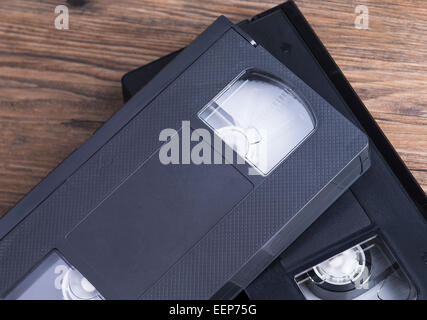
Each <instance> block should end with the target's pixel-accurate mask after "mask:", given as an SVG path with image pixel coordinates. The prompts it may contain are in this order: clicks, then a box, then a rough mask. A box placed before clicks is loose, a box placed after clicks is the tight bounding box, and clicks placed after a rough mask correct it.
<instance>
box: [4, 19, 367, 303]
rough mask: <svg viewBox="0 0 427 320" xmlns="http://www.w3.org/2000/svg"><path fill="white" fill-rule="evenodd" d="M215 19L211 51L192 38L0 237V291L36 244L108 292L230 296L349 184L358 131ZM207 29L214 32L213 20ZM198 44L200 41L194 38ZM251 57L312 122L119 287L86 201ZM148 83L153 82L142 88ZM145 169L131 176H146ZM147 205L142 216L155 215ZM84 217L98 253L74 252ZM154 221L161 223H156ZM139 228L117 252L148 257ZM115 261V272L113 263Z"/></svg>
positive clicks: (126, 257)
mask: <svg viewBox="0 0 427 320" xmlns="http://www.w3.org/2000/svg"><path fill="white" fill-rule="evenodd" d="M221 21H224V19H221ZM221 21H220V22H219V23H220V25H219V26H218V23H217V28H219V29H220V31H221V32H214V33H215V34H218V33H222V34H223V35H222V36H221V37H217V40H216V41H213V42H210V43H207V44H206V45H205V46H204V47H209V50H206V51H205V52H204V53H203V54H202V55H201V56H200V54H199V52H200V50H196V49H197V48H195V47H194V45H193V46H192V47H190V48H189V49H187V50H185V51H184V52H183V53H182V54H181V55H180V56H179V57H178V58H177V59H178V60H177V62H176V63H175V64H174V65H173V66H168V67H169V70H164V71H163V72H162V73H161V74H160V75H159V76H157V80H156V79H155V80H154V82H153V84H151V86H148V87H147V88H146V89H144V90H143V91H141V92H140V93H139V94H138V95H137V96H136V97H135V98H134V99H132V100H131V101H130V102H129V104H128V105H127V106H125V108H126V110H129V108H139V110H140V112H139V113H137V114H136V116H135V117H133V118H128V121H129V120H130V121H129V122H128V124H127V125H126V126H125V127H123V128H122V127H117V126H116V127H113V126H112V124H111V122H110V123H109V124H107V125H106V126H104V130H107V129H109V130H111V131H113V132H114V135H113V137H112V138H111V139H110V140H109V141H108V143H106V144H105V145H104V146H103V147H102V148H101V149H99V150H98V151H97V152H96V153H94V154H93V156H92V157H90V159H88V160H87V161H86V162H85V163H84V164H83V165H81V167H80V168H79V170H77V171H76V172H75V173H73V174H72V175H70V176H69V177H68V178H67V180H66V182H65V183H64V184H62V185H61V186H60V187H59V188H57V189H56V190H55V192H53V193H52V194H51V195H50V196H49V197H48V198H47V199H46V200H44V201H43V202H42V203H41V204H40V205H39V206H38V207H37V208H35V209H34V210H33V211H32V212H31V213H30V214H28V215H27V216H26V218H25V219H24V220H23V221H22V222H21V223H20V224H18V225H17V226H16V227H15V228H13V229H12V230H9V232H8V233H7V234H6V235H5V236H4V237H3V238H2V240H1V242H0V281H1V282H0V292H3V293H5V292H6V291H7V290H9V289H10V288H11V287H12V286H13V285H14V283H16V282H17V281H19V279H21V278H22V277H23V276H24V275H25V274H26V273H27V272H28V271H29V270H30V269H31V268H32V267H33V266H34V265H35V264H37V263H38V262H40V261H41V260H42V258H43V257H44V255H46V254H47V253H48V252H49V251H51V250H52V249H53V248H58V249H59V251H60V252H61V253H62V254H63V255H64V256H65V258H66V259H67V261H70V263H71V264H72V265H74V266H75V267H76V268H77V269H78V270H79V271H81V273H82V274H83V275H84V276H85V277H86V278H87V279H88V280H90V282H91V283H92V284H93V285H94V286H95V287H96V288H97V289H98V290H99V291H100V293H101V294H102V295H103V296H104V297H105V298H107V299H108V298H131V299H136V298H142V299H189V298H197V299H205V298H210V297H212V296H214V295H215V296H216V297H220V298H229V297H232V296H234V295H235V294H236V293H238V291H239V290H240V289H241V288H242V287H244V286H245V285H246V284H248V283H249V282H250V281H252V280H253V279H254V278H255V277H256V276H257V275H258V274H259V273H260V272H261V271H262V270H263V269H264V268H265V267H266V266H267V265H268V264H269V263H270V262H271V261H272V260H273V259H274V258H275V257H276V256H277V255H278V254H279V253H280V252H281V251H282V250H284V249H285V248H286V247H287V246H288V245H289V244H290V243H291V242H292V241H293V240H294V239H295V238H296V237H297V236H298V235H299V234H300V233H301V232H303V231H304V230H305V229H306V228H307V227H308V226H309V225H310V224H311V223H312V222H313V221H314V220H315V219H316V218H317V217H318V216H319V215H320V214H321V213H322V212H323V211H324V209H326V208H327V207H328V206H329V205H330V204H331V203H332V202H333V201H334V200H335V199H336V198H337V197H338V196H339V195H341V194H342V192H344V190H345V188H346V187H347V186H345V185H344V186H343V185H342V183H343V182H345V183H346V184H348V185H349V184H351V183H352V182H353V181H354V180H356V179H357V178H358V177H359V176H360V174H362V173H363V171H364V170H366V166H363V163H362V160H363V159H365V158H366V157H367V147H368V140H367V138H366V136H365V135H364V134H363V133H362V132H361V131H360V130H358V129H357V128H356V127H355V126H354V125H352V124H351V123H350V122H349V121H348V120H346V119H345V118H344V117H343V116H342V115H341V114H339V113H338V112H337V111H336V110H335V109H334V108H333V107H331V106H330V105H329V104H328V103H327V102H326V101H325V100H324V99H323V98H321V97H320V96H319V95H318V94H317V93H316V92H314V91H313V90H312V89H311V88H310V87H308V86H307V85H306V84H305V83H304V82H303V81H301V80H300V79H299V78H297V77H296V76H295V75H294V74H293V73H292V72H290V71H289V70H288V69H287V68H286V67H284V66H283V65H282V64H281V63H280V62H279V61H278V60H276V59H275V58H274V57H272V56H271V55H270V54H269V53H268V52H267V51H265V50H264V49H263V48H262V47H261V46H257V47H254V46H252V45H251V44H250V42H249V41H248V39H247V38H246V37H242V35H241V33H240V32H236V31H235V29H234V28H233V27H231V26H230V25H228V27H226V26H227V23H225V22H223V23H221ZM209 32H211V33H210V34H211V35H212V29H210V31H209ZM206 36H207V35H206V34H205V37H206ZM208 44H209V45H208ZM196 45H197V46H199V45H200V40H199V41H198V42H196ZM183 57H184V58H187V59H186V60H191V59H193V60H194V63H191V66H189V67H188V68H185V64H184V65H183V66H180V62H182V60H183V59H184V58H183ZM190 58H191V59H190ZM171 68H173V70H171ZM248 68H257V69H260V70H263V71H265V72H268V73H270V74H273V75H275V76H276V77H278V78H280V79H283V80H284V81H286V83H290V84H292V86H293V88H292V89H293V90H294V91H295V92H297V93H298V94H299V95H300V96H301V97H303V99H305V101H306V102H307V103H308V104H309V105H310V107H311V108H312V110H313V113H314V116H315V117H316V123H317V126H316V130H315V132H314V133H313V134H312V135H311V136H310V137H309V138H308V139H307V140H306V141H304V143H303V144H301V145H300V146H299V147H298V148H297V149H296V150H295V151H294V152H293V153H292V154H290V155H289V156H288V158H287V159H286V160H285V161H284V162H283V163H282V164H281V165H280V166H279V167H278V168H276V169H275V170H274V171H273V172H272V173H271V174H270V175H269V176H268V177H266V178H264V179H263V180H261V181H260V180H258V181H257V182H256V183H254V186H255V187H256V188H255V189H254V191H253V192H252V193H250V194H249V195H248V196H247V197H246V198H244V199H241V200H242V201H240V202H239V203H238V204H237V205H235V206H234V207H233V209H232V210H231V211H230V212H223V213H224V217H223V218H222V219H221V220H220V221H219V222H218V223H217V224H216V225H215V226H214V227H212V228H211V229H210V230H209V231H208V232H207V233H206V234H204V235H203V236H201V237H200V240H199V241H197V243H195V244H194V245H193V246H192V247H191V248H190V249H189V250H188V251H186V252H185V254H183V255H182V256H181V257H179V258H177V259H176V262H175V263H174V264H173V265H172V266H171V267H170V268H169V269H168V271H167V272H165V273H164V274H163V275H162V276H160V277H157V275H156V276H153V278H151V279H150V281H153V283H154V285H152V286H151V287H150V288H148V289H147V290H145V287H144V283H142V282H141V281H142V278H138V277H137V278H135V281H132V282H131V281H129V282H125V283H124V284H123V285H121V286H117V283H119V282H120V281H121V277H120V272H118V273H110V274H108V275H109V276H107V274H106V273H105V272H107V270H106V269H101V270H99V269H98V268H97V266H99V265H100V264H99V262H100V261H103V259H105V258H108V252H109V250H110V248H109V247H107V246H104V244H106V243H109V242H108V241H104V240H105V239H106V238H105V237H106V236H108V234H107V233H105V232H104V231H103V230H104V229H103V228H104V227H105V226H112V225H113V224H111V223H110V222H111V221H109V220H108V219H103V216H102V214H100V215H99V216H98V217H95V216H93V213H92V212H94V209H95V208H97V207H98V206H99V204H100V203H102V202H103V201H104V200H105V199H107V198H109V197H111V196H112V195H113V194H115V193H114V192H115V191H116V190H117V187H118V186H120V185H121V184H122V183H123V182H124V181H126V180H128V179H129V176H131V175H132V174H134V173H135V172H136V170H137V168H139V167H140V166H141V165H143V164H144V163H145V162H146V161H147V160H148V159H149V158H150V157H151V156H152V155H153V153H154V152H155V151H156V150H158V148H159V147H160V145H161V143H160V142H159V141H158V134H159V132H160V131H161V130H162V129H164V128H175V129H179V127H180V123H181V121H182V120H186V119H190V118H191V117H192V115H194V114H195V113H196V112H197V111H199V110H200V108H201V107H202V106H203V105H205V104H206V103H207V102H208V101H209V100H210V99H212V97H214V96H215V95H216V94H217V92H218V91H219V90H221V89H222V88H224V87H225V86H226V85H227V84H228V83H229V82H230V81H231V80H232V79H233V78H235V77H236V76H237V75H238V74H239V73H241V72H242V70H245V69H248ZM175 69H178V70H180V71H179V72H178V74H180V75H179V77H178V78H177V79H176V80H175V81H174V82H172V83H171V82H170V81H169V80H170V78H172V77H171V73H172V74H173V73H174V72H172V71H174V70H175ZM181 72H182V73H181ZM176 73H177V72H176V70H175V74H176ZM159 79H161V80H163V79H165V80H164V81H159ZM159 82H161V83H160V84H159ZM169 83H170V84H169ZM155 85H156V86H157V87H154V86H155ZM153 91H155V92H156V93H155V94H153V93H150V94H148V93H147V92H153ZM177 102H179V103H178V106H177ZM141 110H142V111H141ZM123 114H124V113H121V116H123ZM125 115H126V114H125ZM116 119H117V118H116ZM233 170H236V172H237V170H238V169H237V168H235V169H233ZM241 174H243V175H245V173H244V172H241ZM132 178H133V177H132ZM247 178H248V177H247ZM141 179H142V180H141V181H139V182H143V178H141ZM248 179H249V180H250V181H252V179H250V178H248ZM212 182H213V183H215V181H212ZM118 190H120V189H118ZM200 191H201V188H197V190H188V192H189V194H192V193H193V192H200ZM169 200H170V201H172V200H173V198H170V199H169ZM143 208H144V207H143V206H142V207H141V213H140V214H141V215H147V216H146V218H147V219H150V217H151V219H156V218H157V216H150V212H144V210H143ZM224 210H225V209H224ZM225 211H226V210H225ZM91 213H92V214H91ZM122 217H124V216H121V213H120V212H118V211H117V212H115V215H114V212H113V213H112V215H111V216H110V218H109V219H119V220H120V218H122ZM175 218H176V219H180V217H179V216H177V217H175ZM90 219H96V222H97V223H94V222H92V224H91V226H92V227H93V229H91V231H90V233H85V236H87V235H88V234H90V235H91V237H88V239H87V240H88V241H96V242H98V244H99V245H98V246H95V247H94V249H93V250H94V251H95V250H96V251H97V254H95V252H94V251H93V252H92V253H93V255H91V254H90V253H89V254H82V253H80V252H79V250H78V249H79V247H78V246H76V243H74V242H73V241H71V240H70V238H71V237H72V235H73V232H72V230H74V229H75V227H76V225H79V228H80V227H82V226H84V225H85V223H88V221H89V220H90ZM135 221H137V220H135V219H133V218H131V219H129V221H128V223H126V224H125V227H126V228H127V227H130V226H132V227H135V228H138V224H135V223H134V222H135ZM101 231H102V232H101ZM162 231H163V230H162V228H161V226H160V227H159V229H158V232H159V233H162ZM70 232H71V233H70ZM124 232H125V231H124ZM67 234H69V235H70V236H69V237H68V238H66V235H67ZM119 234H120V233H119ZM28 235H31V236H28ZM143 236H144V235H143V234H138V233H137V232H136V233H135V235H134V237H135V238H131V239H129V241H130V242H131V243H129V246H127V247H123V251H124V253H122V255H121V256H120V259H122V260H121V263H124V264H126V263H130V264H131V266H132V267H134V268H137V267H138V266H139V265H140V263H141V260H138V259H150V256H149V255H148V256H144V252H143V251H141V247H140V246H134V245H133V243H132V241H134V240H139V241H142V238H141V237H143ZM164 236H165V237H167V236H168V235H167V234H165V235H164ZM147 241H150V239H148V240H147ZM103 254H104V255H103ZM110 258H111V259H117V258H118V257H117V256H114V255H113V256H111V257H110ZM98 259H99V260H98ZM135 259H137V261H135ZM115 267H117V268H119V270H118V271H120V265H119V264H116V265H115ZM153 267H155V266H153ZM106 268H107V267H106ZM115 271H117V270H115ZM154 280H155V281H154Z"/></svg>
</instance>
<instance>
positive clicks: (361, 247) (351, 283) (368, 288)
mask: <svg viewBox="0 0 427 320" xmlns="http://www.w3.org/2000/svg"><path fill="white" fill-rule="evenodd" d="M295 281H296V283H297V284H298V287H299V288H300V290H301V292H302V293H303V295H304V296H305V298H306V299H308V300H413V299H416V297H417V293H416V290H415V288H414V286H413V285H412V284H411V282H410V280H409V279H408V277H407V276H406V275H405V274H404V272H403V270H402V269H401V268H400V266H399V265H398V263H397V261H396V259H395V258H394V257H393V256H392V255H391V253H390V252H389V250H388V249H387V247H386V245H385V244H384V242H383V241H382V240H381V239H380V238H379V237H373V238H371V239H368V240H366V241H364V242H362V243H360V244H358V245H356V246H354V247H352V248H350V249H347V250H345V251H343V252H341V253H339V254H337V255H335V256H333V257H331V258H329V259H326V260H325V261H323V262H321V263H319V264H317V265H315V266H314V267H312V268H310V269H309V270H306V271H304V272H303V273H301V274H299V275H297V276H296V277H295Z"/></svg>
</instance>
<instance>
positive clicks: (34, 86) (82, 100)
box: [0, 0, 427, 215]
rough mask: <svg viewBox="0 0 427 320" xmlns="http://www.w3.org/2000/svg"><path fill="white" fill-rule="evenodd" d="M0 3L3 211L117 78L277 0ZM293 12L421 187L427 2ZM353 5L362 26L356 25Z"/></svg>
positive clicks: (81, 134)
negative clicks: (62, 21) (65, 12)
mask: <svg viewBox="0 0 427 320" xmlns="http://www.w3.org/2000/svg"><path fill="white" fill-rule="evenodd" d="M61 2H62V1H58V0H55V1H53V0H43V1H34V0H13V1H1V2H0V133H1V135H0V215H2V214H4V213H5V212H6V211H7V210H9V209H10V208H11V207H12V206H13V205H14V204H16V202H17V201H18V200H19V199H20V198H22V196H24V195H25V194H26V193H27V192H29V191H30V190H31V189H32V188H33V187H34V186H36V185H37V183H38V182H40V181H41V180H42V179H43V178H44V177H45V176H46V175H47V174H48V173H49V172H50V171H51V170H52V169H54V168H55V167H56V166H57V165H58V164H59V163H60V162H61V161H62V160H63V159H65V158H66V157H67V156H68V155H69V154H70V153H71V152H72V151H73V150H75V149H76V148H78V147H79V146H80V145H81V144H82V143H83V142H84V141H85V140H86V139H88V138H89V137H90V135H91V134H92V133H93V132H94V131H95V130H96V129H97V128H98V127H99V126H101V125H102V124H103V123H104V121H106V120H107V119H108V118H109V117H110V116H111V115H112V114H113V113H114V112H115V111H117V110H118V109H119V108H120V107H121V106H122V105H123V103H122V96H121V87H120V78H121V76H122V75H123V74H124V73H125V72H127V71H129V70H131V69H133V68H135V67H138V66H140V65H142V64H145V63H147V62H150V61H152V60H154V59H156V58H158V57H160V56H163V55H165V54H167V53H169V52H171V51H173V50H176V49H178V48H181V47H183V46H185V45H187V44H188V43H190V42H191V41H192V40H193V39H194V38H195V37H196V36H197V35H198V34H199V33H200V32H202V31H203V29H205V27H207V26H208V25H209V24H210V23H212V21H213V20H214V19H215V18H216V17H217V16H218V15H220V14H225V15H226V16H228V17H229V18H231V20H233V21H234V22H238V21H240V20H243V19H246V18H250V17H251V16H253V15H254V14H256V13H259V12H261V11H263V10H266V9H268V8H270V7H273V6H275V5H277V4H279V3H280V2H281V0H275V1H272V0H269V1H259V0H249V1H248V0H209V1H194V0H122V1H116V0H102V1H101V0H68V1H66V4H67V6H68V8H69V12H70V29H69V30H56V29H55V26H54V20H55V18H56V15H55V13H54V9H55V7H56V6H57V5H59V4H61ZM296 2H297V4H298V6H299V7H300V9H301V11H302V12H303V13H304V14H305V16H306V18H307V20H308V21H309V22H310V23H311V25H312V26H313V28H314V30H315V31H316V32H317V34H318V35H319V37H320V39H321V40H322V41H323V42H324V44H325V45H326V47H327V48H328V49H329V51H330V53H331V54H332V56H333V57H334V59H335V60H336V62H337V63H338V65H339V66H340V67H341V69H342V70H343V72H344V74H345V75H346V76H347V77H348V79H349V80H350V82H351V84H352V85H353V87H354V88H355V90H356V91H357V93H358V94H359V95H360V97H361V98H362V100H363V101H364V102H365V104H366V106H367V107H368V108H369V110H370V111H371V112H372V114H373V115H374V117H375V118H376V120H377V121H378V123H379V124H380V126H381V127H382V129H383V130H384V132H385V133H386V135H387V136H388V138H389V139H390V140H391V142H392V143H393V144H394V146H395V148H396V149H397V151H398V152H399V154H400V155H401V157H402V158H403V159H404V160H405V162H406V164H407V165H408V167H409V168H410V169H411V171H412V173H413V174H414V175H415V177H416V178H417V179H418V181H419V182H420V184H421V185H422V186H423V188H424V190H426V191H427V19H426V17H427V7H426V6H425V0H411V1H406V0H388V1H385V0H383V1H374V0H360V1H355V0H329V1H325V0H299V1H298V0H297V1H296ZM357 4H364V5H367V6H368V9H369V29H368V30H358V29H356V28H355V26H354V21H355V17H356V14H355V13H354V10H355V6H356V5H357Z"/></svg>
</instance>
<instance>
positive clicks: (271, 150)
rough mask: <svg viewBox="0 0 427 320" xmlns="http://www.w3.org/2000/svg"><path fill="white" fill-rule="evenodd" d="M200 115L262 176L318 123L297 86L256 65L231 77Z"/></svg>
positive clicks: (281, 159)
mask: <svg viewBox="0 0 427 320" xmlns="http://www.w3.org/2000/svg"><path fill="white" fill-rule="evenodd" d="M199 117H200V119H202V120H203V121H204V122H205V123H206V124H207V125H208V126H209V127H211V128H212V129H213V130H214V131H215V133H216V134H217V135H218V136H219V137H220V138H221V139H222V140H223V141H224V142H225V143H226V144H227V145H228V146H229V147H231V148H233V149H234V150H235V151H236V153H237V154H238V155H239V156H240V157H242V158H243V159H245V160H246V161H247V162H248V163H249V164H251V165H252V166H254V167H255V168H256V169H257V170H258V171H259V172H261V174H262V175H267V174H269V173H270V172H271V171H272V170H273V169H274V168H275V167H276V166H277V165H278V164H279V163H280V162H282V161H283V160H284V159H285V158H286V157H287V156H288V155H289V154H290V153H291V152H292V151H293V150H294V149H295V148H296V147H297V146H298V145H299V144H300V143H302V142H303V141H304V139H306V138H307V137H308V136H309V135H310V133H311V132H312V131H313V130H314V128H315V122H314V117H313V115H312V114H311V112H310V110H309V108H308V107H307V106H306V104H305V103H304V102H303V101H302V100H301V99H300V98H299V97H298V96H297V95H296V93H295V92H294V91H293V90H291V89H290V88H289V87H288V86H286V85H285V84H284V83H283V82H281V81H280V80H278V79H276V78H274V77H273V76H270V75H268V74H265V73H263V72H259V71H255V70H248V71H245V72H244V73H243V74H242V75H240V76H239V77H238V78H237V79H235V80H234V81H232V82H231V84H229V85H228V86H227V87H226V88H225V89H224V90H223V91H222V92H221V93H219V94H218V95H217V96H216V97H215V98H214V99H213V100H212V101H210V102H209V103H208V105H207V106H205V107H204V108H203V109H202V110H201V112H200V113H199Z"/></svg>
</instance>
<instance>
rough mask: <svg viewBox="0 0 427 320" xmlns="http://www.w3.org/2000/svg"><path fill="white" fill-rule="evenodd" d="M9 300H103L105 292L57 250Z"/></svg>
mask: <svg viewBox="0 0 427 320" xmlns="http://www.w3.org/2000/svg"><path fill="white" fill-rule="evenodd" d="M5 299H6V300H102V299H103V298H102V296H101V295H100V294H99V292H98V291H97V290H96V289H95V288H94V287H93V286H92V285H91V283H90V282H89V281H88V280H87V279H86V278H85V277H83V276H82V274H81V273H80V272H79V271H78V270H77V269H75V268H74V267H73V266H71V265H70V264H69V263H68V262H66V261H65V260H64V259H63V258H62V257H61V256H60V255H59V254H58V253H57V252H56V251H53V252H52V253H51V254H49V255H48V256H47V257H46V258H45V259H44V260H43V261H42V263H41V264H39V265H38V267H36V268H35V269H34V270H33V271H32V272H30V273H29V274H28V275H27V276H26V277H25V278H24V279H23V280H22V281H21V282H20V283H19V284H18V285H17V286H16V287H15V288H14V289H13V290H12V291H11V292H10V293H9V294H8V295H7V296H6V297H5Z"/></svg>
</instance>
